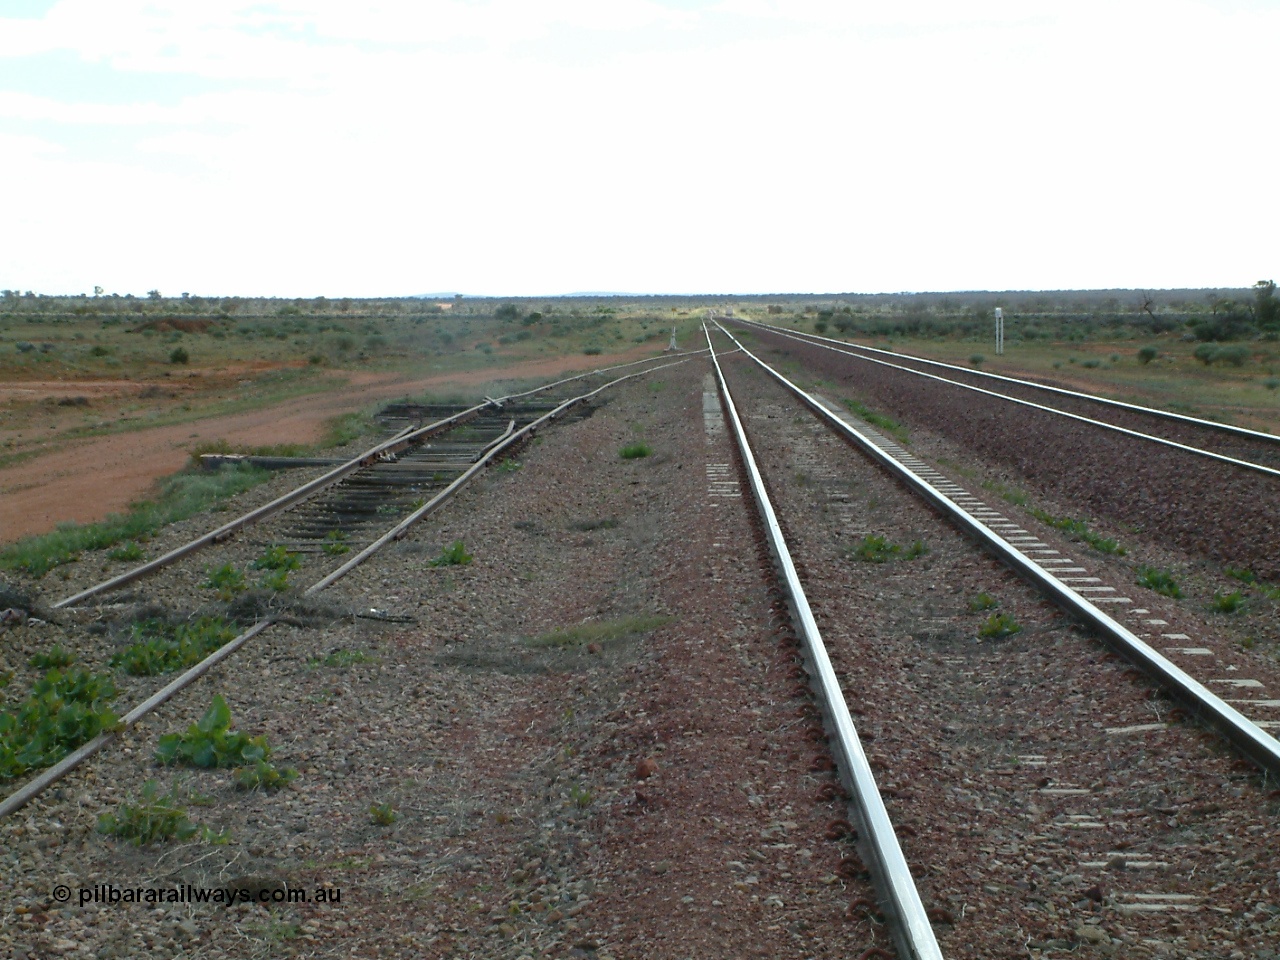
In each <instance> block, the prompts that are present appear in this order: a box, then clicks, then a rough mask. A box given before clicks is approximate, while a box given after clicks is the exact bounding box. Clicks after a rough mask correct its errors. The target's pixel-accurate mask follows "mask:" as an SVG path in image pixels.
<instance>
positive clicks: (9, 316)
mask: <svg viewBox="0 0 1280 960" xmlns="http://www.w3.org/2000/svg"><path fill="white" fill-rule="evenodd" d="M44 299H45V298H41V299H40V300H36V301H34V303H28V302H26V301H25V299H18V300H14V299H13V298H6V299H4V300H3V301H0V543H4V542H11V541H13V540H15V539H18V538H20V537H22V536H26V535H30V534H35V533H41V532H44V531H47V530H49V529H51V528H52V527H53V526H55V525H56V524H57V523H60V522H63V521H80V522H85V521H90V520H96V519H100V518H101V517H103V516H105V515H106V514H107V513H109V512H112V511H119V510H121V509H123V508H124V507H126V506H127V505H128V504H129V503H131V502H133V501H135V500H137V499H139V498H140V497H142V496H144V495H146V494H147V493H148V491H149V488H150V487H151V484H152V483H153V482H154V480H155V479H156V478H158V477H162V476H165V475H167V474H171V473H173V472H174V471H176V470H179V469H181V468H182V467H183V466H184V464H185V463H186V459H187V453H188V452H189V451H191V450H193V449H195V448H197V447H200V446H207V445H210V444H213V443H216V442H219V441H223V442H225V443H226V444H228V445H230V446H231V447H233V448H236V449H250V448H255V447H268V446H274V445H279V444H291V445H301V446H306V445H316V444H322V443H323V442H324V440H325V435H326V426H327V423H328V421H330V420H332V419H333V418H335V417H339V416H341V415H344V414H351V413H353V412H359V411H361V410H364V409H366V408H368V407H370V405H372V404H374V403H376V402H377V401H380V400H385V399H389V398H393V397H398V396H405V395H410V394H415V393H422V392H430V393H431V394H432V395H433V396H434V397H435V398H436V399H460V398H468V399H470V398H475V397H478V396H480V395H481V394H482V393H484V392H485V391H483V390H481V389H480V387H481V386H482V385H486V384H490V383H492V382H494V381H497V380H511V379H515V380H520V379H522V378H526V379H534V380H536V379H542V378H546V377H551V376H555V375H558V374H561V373H564V372H571V371H578V370H589V369H592V368H593V367H595V366H601V365H605V364H607V363H609V362H620V361H623V360H629V359H635V358H637V357H640V356H645V355H649V354H651V353H653V352H654V351H655V350H656V349H658V348H660V347H661V346H664V345H665V342H666V337H667V336H668V335H669V329H670V328H669V326H668V324H669V323H670V322H671V319H669V318H668V317H665V316H664V317H660V316H658V315H656V314H655V313H654V312H653V311H648V310H644V309H640V310H629V311H619V310H617V309H615V308H613V307H597V308H592V309H590V310H584V309H580V308H579V307H578V306H576V305H569V306H566V307H565V308H564V309H563V311H562V312H561V313H559V314H557V313H555V312H548V313H547V314H541V313H539V312H538V311H532V314H531V313H530V311H528V310H525V311H519V312H517V313H516V315H515V316H509V315H508V316H504V317H502V318H499V317H495V316H494V315H493V312H492V311H493V307H492V306H491V307H489V308H488V312H487V313H475V314H472V313H464V312H463V309H464V308H458V309H457V311H456V312H455V311H453V310H450V311H442V310H440V309H439V308H438V307H437V306H436V305H435V304H424V303H421V302H419V301H407V302H406V301H391V302H378V303H368V302H361V303H360V304H357V310H356V312H355V313H346V312H342V311H340V310H339V309H338V305H337V304H321V305H319V306H317V305H315V304H313V303H311V302H310V301H308V302H307V304H308V312H307V313H306V314H302V313H301V312H298V311H299V309H300V308H298V307H297V306H296V305H294V304H292V303H290V304H289V305H288V306H287V307H281V306H279V304H278V303H277V302H275V301H270V302H267V305H268V306H267V307H263V308H262V309H260V310H259V311H258V313H256V314H255V313H252V312H251V311H250V307H251V306H252V303H253V302H250V304H249V305H247V306H246V305H243V304H242V305H241V306H240V307H238V308H237V313H236V315H234V316H232V315H228V314H225V313H219V314H216V315H214V317H213V318H212V319H210V318H208V317H204V318H200V317H195V318H191V317H183V316H181V315H180V314H181V313H184V312H190V311H191V309H192V307H191V305H190V301H160V302H156V303H152V302H150V301H148V302H145V303H139V304H138V305H139V306H141V307H142V308H143V310H142V312H138V313H134V312H132V311H131V310H126V309H125V308H124V307H123V306H121V305H119V304H115V305H113V304H112V303H111V301H109V300H106V299H105V298H104V299H103V300H102V301H95V302H98V303H99V306H98V307H95V308H93V309H94V310H99V311H102V312H98V313H94V312H92V311H91V310H90V308H87V307H84V306H79V307H76V308H75V309H76V310H78V311H80V312H71V308H70V307H68V306H67V305H66V304H61V305H60V304H58V303H44ZM201 306H202V307H206V308H207V306H208V305H207V304H202V305H201ZM60 307H61V309H60ZM268 307H269V311H268ZM37 308H39V309H37ZM362 309H363V310H364V312H363V313H361V312H360V311H361V310H362ZM466 309H470V308H466ZM348 310H350V306H348ZM548 310H549V311H550V308H548ZM281 311H288V312H285V313H283V314H282V313H281ZM531 315H534V316H536V319H533V320H532V321H530V316H531ZM674 320H675V322H677V323H683V325H684V327H685V331H684V334H683V337H684V338H685V339H687V338H688V337H689V336H691V335H692V334H693V331H694V326H693V323H692V321H691V320H690V318H689V314H688V311H684V312H683V313H680V312H677V314H675V315H674ZM178 351H181V353H178ZM184 358H185V359H184Z"/></svg>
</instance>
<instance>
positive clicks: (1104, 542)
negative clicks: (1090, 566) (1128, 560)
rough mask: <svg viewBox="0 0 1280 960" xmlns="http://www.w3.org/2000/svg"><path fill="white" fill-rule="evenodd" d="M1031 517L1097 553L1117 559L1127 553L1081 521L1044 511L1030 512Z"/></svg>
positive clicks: (1115, 542)
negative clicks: (1078, 540)
mask: <svg viewBox="0 0 1280 960" xmlns="http://www.w3.org/2000/svg"><path fill="white" fill-rule="evenodd" d="M1031 515H1032V516H1033V517H1035V518H1036V519H1037V520H1040V521H1043V522H1044V523H1047V524H1049V526H1051V527H1055V528H1056V529H1058V530H1063V531H1065V532H1067V533H1069V534H1071V535H1072V536H1074V537H1077V538H1079V539H1080V540H1083V541H1084V542H1085V543H1087V544H1088V545H1089V546H1091V547H1093V549H1095V550H1097V551H1098V552H1099V553H1112V554H1115V555H1116V556H1118V557H1123V556H1124V555H1125V554H1126V553H1127V552H1128V551H1127V550H1125V548H1124V547H1122V546H1121V545H1120V544H1119V543H1118V542H1117V541H1115V540H1111V539H1108V538H1107V537H1104V536H1102V535H1101V534H1099V533H1094V532H1093V531H1092V530H1090V529H1089V525H1088V524H1087V523H1085V522H1084V521H1083V520H1075V519H1072V518H1071V517H1055V516H1053V514H1051V513H1048V512H1046V511H1044V510H1032V511H1031Z"/></svg>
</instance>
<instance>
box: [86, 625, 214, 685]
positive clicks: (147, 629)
mask: <svg viewBox="0 0 1280 960" xmlns="http://www.w3.org/2000/svg"><path fill="white" fill-rule="evenodd" d="M235 635H236V631H235V628H234V627H232V626H231V625H229V624H228V623H226V621H224V620H223V619H222V618H221V617H201V618H200V619H198V620H195V621H193V622H190V623H180V624H177V625H176V626H175V625H172V624H168V623H165V622H164V621H162V620H144V621H142V622H141V623H136V624H134V625H133V638H134V641H135V642H134V643H132V644H130V645H129V646H128V647H126V648H125V649H124V650H121V651H120V652H119V653H117V654H115V655H114V656H113V657H112V658H111V666H113V667H120V668H122V669H123V670H124V672H125V673H128V674H130V675H132V676H135V677H154V676H156V675H157V674H161V673H172V672H173V671H175V670H182V669H185V668H186V667H190V666H192V665H193V664H196V663H199V662H200V661H201V660H203V659H204V658H205V657H207V656H208V655H209V654H211V653H213V651H215V650H217V649H218V648H219V647H221V646H223V645H224V644H226V643H227V642H228V641H230V640H233V639H234V638H235Z"/></svg>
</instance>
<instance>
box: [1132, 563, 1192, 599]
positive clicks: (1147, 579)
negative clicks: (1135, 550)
mask: <svg viewBox="0 0 1280 960" xmlns="http://www.w3.org/2000/svg"><path fill="white" fill-rule="evenodd" d="M1137 583H1138V586H1140V587H1146V588H1147V589H1148V590H1154V591H1155V592H1156V593H1158V594H1160V595H1161V596H1165V597H1171V598H1173V599H1174V600H1181V599H1182V588H1181V587H1180V586H1178V582H1177V581H1176V580H1174V579H1173V574H1171V573H1170V572H1169V571H1168V570H1160V569H1158V568H1156V567H1139V568H1138V580H1137Z"/></svg>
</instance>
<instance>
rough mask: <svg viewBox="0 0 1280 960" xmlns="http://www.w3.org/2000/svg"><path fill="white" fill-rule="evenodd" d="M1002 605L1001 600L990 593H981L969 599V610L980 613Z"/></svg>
mask: <svg viewBox="0 0 1280 960" xmlns="http://www.w3.org/2000/svg"><path fill="white" fill-rule="evenodd" d="M998 606H1000V601H999V600H997V599H996V598H995V597H993V596H992V595H991V594H989V593H980V594H978V595H977V596H976V597H974V598H973V599H972V600H970V601H969V612H970V613H980V612H981V611H983V610H994V609H995V608H996V607H998Z"/></svg>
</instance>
